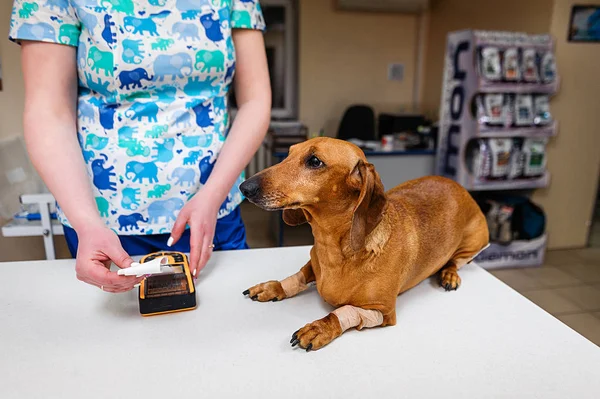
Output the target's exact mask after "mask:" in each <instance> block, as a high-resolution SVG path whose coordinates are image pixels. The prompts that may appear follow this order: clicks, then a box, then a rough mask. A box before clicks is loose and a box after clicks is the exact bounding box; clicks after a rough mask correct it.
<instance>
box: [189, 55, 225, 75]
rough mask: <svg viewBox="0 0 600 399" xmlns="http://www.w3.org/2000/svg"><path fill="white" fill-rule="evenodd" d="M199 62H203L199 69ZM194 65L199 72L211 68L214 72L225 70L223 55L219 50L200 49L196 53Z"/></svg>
mask: <svg viewBox="0 0 600 399" xmlns="http://www.w3.org/2000/svg"><path fill="white" fill-rule="evenodd" d="M201 64H204V66H202V69H200V65H201ZM195 67H196V69H200V72H210V71H211V69H213V68H214V69H215V71H216V72H222V71H224V70H225V55H224V54H223V52H222V51H219V50H216V51H209V50H200V51H198V53H196V64H195Z"/></svg>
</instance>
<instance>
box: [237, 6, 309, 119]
mask: <svg viewBox="0 0 600 399" xmlns="http://www.w3.org/2000/svg"><path fill="white" fill-rule="evenodd" d="M260 4H261V6H262V10H263V15H264V17H265V22H266V24H267V31H266V32H265V35H264V39H265V47H266V53H267V62H268V65H269V75H270V78H271V89H272V93H273V97H272V103H273V105H272V110H271V115H272V117H273V118H275V119H294V118H297V106H296V103H297V92H298V91H297V43H298V42H297V24H296V16H297V1H296V0H260ZM230 104H231V108H232V109H234V110H235V109H236V108H237V104H236V101H235V95H234V93H233V86H232V89H231V93H230Z"/></svg>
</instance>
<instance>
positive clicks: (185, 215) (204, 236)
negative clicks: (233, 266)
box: [167, 188, 221, 277]
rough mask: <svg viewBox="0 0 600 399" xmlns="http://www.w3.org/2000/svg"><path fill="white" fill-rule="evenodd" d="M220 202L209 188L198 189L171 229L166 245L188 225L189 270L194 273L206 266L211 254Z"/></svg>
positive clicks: (194, 274) (173, 242) (177, 236)
mask: <svg viewBox="0 0 600 399" xmlns="http://www.w3.org/2000/svg"><path fill="white" fill-rule="evenodd" d="M220 206H221V202H220V201H219V200H218V198H216V196H215V195H211V193H210V191H209V190H206V189H205V188H204V189H200V191H198V193H197V194H196V195H194V197H193V198H192V199H191V200H190V201H188V203H187V204H185V206H184V207H183V208H182V209H181V211H180V212H179V215H178V216H177V220H175V225H174V226H173V230H172V231H171V238H169V242H168V244H167V245H169V246H171V245H173V244H175V243H176V242H177V241H179V239H180V238H181V235H182V234H183V232H184V231H185V226H186V225H189V226H190V270H191V272H192V275H193V276H194V277H195V276H196V274H197V273H198V272H199V271H200V270H202V268H204V266H206V263H207V262H208V260H209V259H210V256H211V254H212V248H213V247H212V245H213V238H214V236H215V226H216V224H217V214H218V212H219V208H220Z"/></svg>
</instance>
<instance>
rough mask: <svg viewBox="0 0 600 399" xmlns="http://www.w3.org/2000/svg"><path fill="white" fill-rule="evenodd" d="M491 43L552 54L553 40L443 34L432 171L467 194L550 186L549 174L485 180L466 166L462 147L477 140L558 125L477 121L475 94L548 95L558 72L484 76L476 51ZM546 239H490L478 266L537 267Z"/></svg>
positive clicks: (534, 133) (547, 132)
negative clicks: (547, 78)
mask: <svg viewBox="0 0 600 399" xmlns="http://www.w3.org/2000/svg"><path fill="white" fill-rule="evenodd" d="M483 46H493V47H497V48H499V49H506V48H511V47H517V48H535V49H536V51H537V52H538V53H544V52H551V53H554V41H553V40H552V38H551V37H550V36H549V35H527V34H524V33H515V32H490V31H475V30H465V31H458V32H452V33H450V34H449V35H448V40H447V46H446V55H445V65H444V78H443V89H442V104H441V111H440V124H439V141H438V142H439V145H438V150H437V154H436V172H437V174H439V175H442V176H446V177H448V178H451V179H453V180H455V181H457V182H458V183H460V184H461V185H462V186H463V187H465V188H466V189H467V190H469V191H471V192H487V191H504V192H505V191H513V190H515V191H517V190H519V191H528V190H534V189H538V188H543V187H546V186H548V185H549V184H550V174H549V173H548V171H545V172H544V174H543V175H541V176H538V177H535V178H518V179H506V180H488V179H482V178H478V177H476V176H475V175H474V174H473V173H472V172H471V171H470V168H469V165H468V159H467V147H468V145H469V143H470V141H471V140H473V139H478V138H517V137H522V138H530V137H535V138H542V137H547V138H550V137H553V136H555V135H556V134H557V131H558V123H557V122H556V121H551V122H550V123H549V124H547V125H544V126H526V127H491V126H486V125H482V124H480V122H479V121H478V119H477V115H475V114H474V112H473V105H472V104H473V102H474V101H475V97H476V96H477V95H479V94H485V93H498V94H547V95H548V96H550V97H551V96H552V95H554V94H555V93H556V92H557V91H558V88H559V86H560V80H559V77H558V76H555V78H554V80H553V81H552V82H543V81H542V80H540V82H539V83H530V82H527V83H525V82H498V81H488V80H485V79H484V78H483V77H482V76H481V74H480V73H479V59H478V57H479V49H480V48H481V47H483ZM546 242H547V237H546V234H544V235H543V236H541V237H538V238H537V239H534V240H522V241H513V242H512V243H511V244H509V245H500V244H497V243H491V245H490V247H489V248H488V249H487V250H485V251H484V252H483V253H482V254H480V255H479V256H478V258H477V259H476V261H477V262H478V263H479V264H480V265H481V266H482V267H484V268H488V269H489V268H497V267H511V266H512V267H527V266H539V265H541V264H542V263H543V260H544V253H545V250H546Z"/></svg>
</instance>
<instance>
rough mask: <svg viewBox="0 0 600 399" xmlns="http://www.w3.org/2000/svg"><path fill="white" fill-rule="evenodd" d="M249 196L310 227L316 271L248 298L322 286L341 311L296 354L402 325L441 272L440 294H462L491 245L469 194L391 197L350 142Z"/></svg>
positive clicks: (432, 181)
mask: <svg viewBox="0 0 600 399" xmlns="http://www.w3.org/2000/svg"><path fill="white" fill-rule="evenodd" d="M240 188H241V191H242V193H243V194H244V195H245V196H246V197H247V198H248V199H249V200H250V201H251V202H252V203H254V204H256V205H257V206H259V207H261V208H263V209H266V210H271V211H275V210H283V219H284V220H285V222H286V223H287V224H289V225H299V224H302V223H306V222H308V223H310V226H311V228H312V233H313V236H314V245H313V247H312V249H311V253H310V260H309V261H308V263H307V264H306V265H305V266H304V267H302V269H300V271H299V272H298V273H296V274H295V275H293V276H290V277H288V278H286V279H284V280H282V281H268V282H265V283H262V284H258V285H256V286H254V287H252V288H250V289H248V290H246V291H244V295H249V296H250V297H251V298H252V299H253V300H257V301H260V302H265V301H279V300H282V299H285V298H290V297H292V296H294V295H296V294H297V293H299V292H301V291H303V290H305V289H306V288H307V284H308V283H311V282H315V283H316V286H317V290H318V292H319V294H320V295H321V297H322V298H323V299H324V300H325V301H326V302H327V303H329V304H330V305H332V306H334V307H336V309H335V310H334V311H333V312H332V313H330V314H329V315H327V316H326V317H324V318H322V319H320V320H317V321H314V322H312V323H310V324H307V325H306V326H305V327H303V328H301V329H300V330H298V331H296V332H295V333H294V334H293V336H292V340H291V343H292V346H295V345H300V347H302V348H305V349H306V350H307V351H309V350H311V349H312V350H316V349H319V348H322V347H323V346H325V345H327V344H328V343H330V342H331V341H332V340H334V339H335V338H337V337H338V336H340V335H341V334H342V333H343V332H344V331H345V330H347V329H349V328H353V327H356V328H357V329H359V330H360V329H362V328H363V327H375V326H388V325H395V324H396V297H397V296H398V295H399V294H400V293H402V292H404V291H406V290H408V289H410V288H412V287H414V286H416V285H417V284H419V283H420V282H422V281H423V280H425V279H427V278H428V277H430V276H432V275H434V274H435V273H437V272H438V271H440V285H441V286H442V287H444V288H445V289H446V290H448V291H449V290H456V289H457V288H458V287H459V285H460V277H459V276H458V273H457V271H458V269H460V268H461V267H462V266H463V265H465V264H467V263H469V262H470V261H471V260H472V259H473V258H474V257H475V256H476V255H477V254H478V253H479V252H480V251H481V250H482V249H484V248H485V247H486V246H487V244H488V240H489V236H488V228H487V224H486V219H485V217H484V215H483V213H482V212H481V210H480V209H479V207H478V205H477V204H476V202H475V201H474V200H473V199H472V197H471V196H470V194H469V193H468V192H467V191H466V190H465V189H464V188H463V187H462V186H460V185H459V184H457V183H455V182H454V181H452V180H449V179H446V178H443V177H438V176H428V177H423V178H419V179H415V180H411V181H408V182H406V183H403V184H401V185H399V186H397V187H395V188H393V189H391V190H389V191H388V192H384V189H383V185H382V183H381V180H380V178H379V175H378V174H377V172H376V171H375V169H374V167H373V165H372V164H369V163H367V160H366V158H365V155H364V153H363V152H362V151H361V150H360V149H359V148H358V147H356V146H355V145H353V144H351V143H348V142H346V141H342V140H336V139H331V138H317V139H312V140H308V141H306V142H303V143H301V144H297V145H295V146H293V147H292V148H291V149H290V153H289V156H288V157H287V158H286V159H285V160H284V161H283V162H281V163H279V164H277V165H274V166H272V167H270V168H268V169H265V170H264V171H262V172H260V173H258V174H256V175H255V176H253V177H252V178H250V179H248V180H247V181H245V182H244V183H243V184H242V185H241V186H240Z"/></svg>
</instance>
